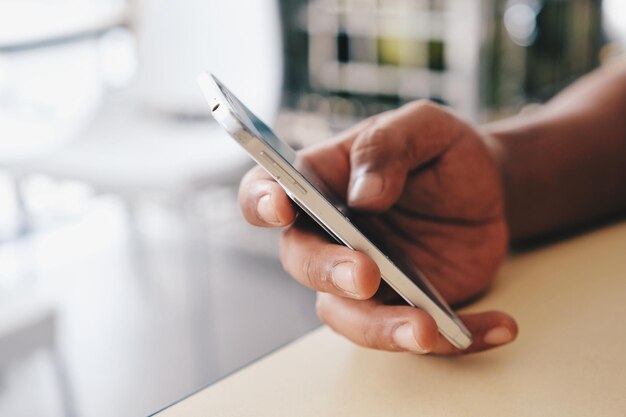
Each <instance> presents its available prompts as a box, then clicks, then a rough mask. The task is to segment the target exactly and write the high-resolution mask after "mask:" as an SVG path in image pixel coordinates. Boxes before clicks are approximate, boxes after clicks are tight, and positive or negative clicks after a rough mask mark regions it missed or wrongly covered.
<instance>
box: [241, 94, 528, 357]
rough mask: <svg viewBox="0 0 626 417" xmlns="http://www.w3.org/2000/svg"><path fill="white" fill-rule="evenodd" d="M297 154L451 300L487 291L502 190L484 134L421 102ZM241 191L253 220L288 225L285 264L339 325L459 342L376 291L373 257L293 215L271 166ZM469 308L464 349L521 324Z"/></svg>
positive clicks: (502, 244)
mask: <svg viewBox="0 0 626 417" xmlns="http://www.w3.org/2000/svg"><path fill="white" fill-rule="evenodd" d="M300 155H301V157H302V158H303V160H304V161H305V162H306V163H307V164H308V165H310V166H311V167H312V168H313V169H314V170H315V171H316V172H317V174H318V175H319V176H320V177H321V178H322V180H324V181H325V182H326V184H327V185H328V186H329V187H330V188H332V190H333V191H334V192H335V193H336V194H337V195H338V196H340V197H343V198H344V199H345V200H347V201H348V204H349V206H350V207H351V208H352V209H354V210H359V211H364V212H369V213H372V214H374V215H376V218H377V220H378V221H379V222H380V223H381V224H383V225H384V226H385V228H386V230H387V235H386V236H385V237H384V238H385V240H387V241H391V242H392V243H393V244H394V245H395V246H396V247H400V248H401V249H402V250H403V251H405V252H406V253H407V254H408V255H409V256H410V258H411V259H412V260H413V261H414V262H415V264H416V265H417V266H418V267H419V268H420V269H421V270H422V271H423V272H424V274H425V275H426V277H428V279H429V280H430V281H431V282H432V284H433V285H434V286H435V287H436V288H437V289H438V290H439V291H440V293H441V294H442V296H443V297H444V298H445V299H446V300H447V301H448V302H450V303H460V302H464V301H467V300H469V299H472V298H474V297H476V296H478V295H480V294H481V293H483V292H484V291H486V290H487V288H488V287H489V284H490V282H491V280H492V278H493V276H494V274H495V272H496V270H497V269H498V266H499V264H500V262H501V261H502V259H503V257H504V255H505V252H506V247H507V227H506V223H505V218H504V207H503V205H504V202H503V190H502V184H501V179H500V174H499V171H498V168H497V166H496V163H495V160H494V157H493V156H492V154H491V153H490V151H489V150H488V147H487V145H486V139H485V138H483V137H481V135H480V134H479V133H478V132H477V131H476V130H474V129H473V128H472V127H471V126H469V125H468V124H467V123H465V122H463V121H461V120H460V119H458V118H457V117H455V116H454V115H453V114H451V113H449V112H448V111H446V110H445V109H443V108H442V107H440V106H437V105H435V104H432V103H430V102H426V101H419V102H415V103H411V104H408V105H406V106H404V107H402V108H400V109H398V110H395V111H391V112H387V113H383V114H381V115H378V116H375V117H373V118H370V119H368V120H366V121H364V122H363V123H361V124H359V125H357V126H355V127H354V128H352V129H351V130H349V131H347V132H345V133H344V134H343V135H341V136H340V137H338V138H336V139H334V140H331V141H328V142H324V143H322V144H320V145H318V146H315V147H311V148H308V149H305V150H304V151H302V152H301V153H300ZM239 200H240V205H241V209H242V212H243V214H244V216H245V217H246V219H247V220H248V222H250V223H251V224H253V225H257V226H264V227H286V229H285V230H284V233H283V234H282V237H281V245H280V256H281V261H282V264H283V266H284V268H285V270H286V271H287V272H288V273H289V274H291V275H292V276H293V277H294V278H295V279H296V280H298V281H300V282H301V283H303V284H304V285H306V286H309V287H311V288H313V289H315V290H317V291H319V294H318V301H317V312H318V314H319V316H320V318H321V319H322V320H323V321H324V322H325V323H326V324H328V325H329V326H330V327H331V328H333V329H334V330H335V331H337V332H338V333H341V334H342V335H344V336H345V337H347V338H348V339H350V340H352V341H353V342H355V343H357V344H359V345H363V346H367V347H371V348H376V349H382V350H390V351H410V352H415V353H428V352H433V353H438V354H454V353H461V351H460V350H458V349H456V348H454V347H453V346H452V345H451V344H450V343H449V342H448V341H447V340H446V339H445V338H443V336H441V335H440V334H439V333H438V330H437V326H436V324H435V321H434V320H433V319H432V317H430V316H429V315H428V314H426V313H425V312H424V311H422V310H420V309H418V308H414V307H410V306H407V305H404V306H400V305H385V304H382V303H381V302H379V301H377V300H375V299H372V296H373V295H374V294H375V293H376V291H377V289H378V287H379V284H380V272H379V270H378V267H377V266H376V264H375V263H374V262H373V261H372V260H371V259H370V258H369V257H367V256H366V255H365V254H363V253H360V252H357V251H353V250H350V249H348V248H346V247H344V246H341V245H338V244H336V243H333V242H332V241H331V239H330V237H328V236H327V235H326V234H325V233H324V232H322V231H320V230H317V229H316V230H314V229H312V228H310V227H306V226H302V224H301V223H303V222H301V221H298V222H295V220H296V210H295V209H294V206H293V204H292V202H291V200H289V198H288V197H287V195H286V193H285V192H284V191H283V189H282V188H281V187H280V186H279V185H278V184H277V183H276V182H275V181H274V180H273V179H272V178H271V177H270V176H269V175H268V174H267V173H266V172H265V171H264V170H263V169H261V168H260V167H255V168H254V169H252V170H251V171H250V172H249V173H248V174H247V175H246V176H245V177H244V179H243V180H242V183H241V187H240V191H239ZM461 319H462V320H463V322H464V323H465V324H466V326H467V327H468V329H469V330H470V331H471V332H472V335H473V336H474V343H473V344H472V346H471V347H470V348H469V349H467V350H466V351H465V352H474V351H479V350H485V349H489V348H491V347H494V346H498V345H502V344H505V343H508V342H510V341H512V340H513V339H514V338H515V337H516V335H517V326H516V324H515V322H514V321H513V319H512V318H511V317H509V316H508V315H506V314H504V313H501V312H485V313H480V314H467V315H464V316H461Z"/></svg>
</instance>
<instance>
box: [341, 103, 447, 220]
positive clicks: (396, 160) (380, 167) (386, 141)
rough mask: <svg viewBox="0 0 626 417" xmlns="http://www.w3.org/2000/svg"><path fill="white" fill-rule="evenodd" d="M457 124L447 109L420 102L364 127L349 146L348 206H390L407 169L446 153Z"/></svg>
mask: <svg viewBox="0 0 626 417" xmlns="http://www.w3.org/2000/svg"><path fill="white" fill-rule="evenodd" d="M458 127H459V123H458V121H457V120H456V119H455V118H454V116H452V115H451V114H450V113H448V112H447V111H446V110H444V109H443V108H441V107H439V106H437V105H435V104H432V103H429V102H426V101H419V102H414V103H411V104H408V105H406V106H403V107H401V108H400V109H398V110H396V111H394V112H390V113H389V114H388V115H386V116H385V117H381V118H380V119H378V120H377V121H376V122H375V123H374V124H372V125H370V126H368V127H367V128H365V129H364V130H362V131H361V132H360V133H359V134H358V135H357V136H356V138H355V140H354V142H353V143H352V147H351V148H350V184H349V188H348V204H349V205H350V207H353V208H356V209H360V210H366V211H371V212H382V211H385V210H388V209H389V208H390V207H391V206H393V205H394V204H395V203H396V201H398V199H399V198H400V196H401V194H402V191H403V190H404V186H405V183H406V180H407V176H408V174H409V172H410V171H411V170H413V169H416V168H419V167H420V166H423V165H424V164H426V163H428V162H429V161H431V160H433V159H434V158H436V157H438V156H439V155H441V154H442V153H444V152H445V151H446V150H447V149H448V148H449V146H450V145H451V143H452V141H453V139H454V138H455V136H456V135H457V131H458Z"/></svg>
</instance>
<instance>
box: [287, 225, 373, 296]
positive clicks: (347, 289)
mask: <svg viewBox="0 0 626 417" xmlns="http://www.w3.org/2000/svg"><path fill="white" fill-rule="evenodd" d="M280 258H281V262H282V264H283V266H284V268H285V270H286V271H287V272H288V273H289V274H290V275H291V276H293V277H294V278H295V279H296V280H297V281H299V282H301V283H302V284H304V285H306V286H307V287H310V288H313V289H315V290H317V291H321V292H327V293H332V294H336V295H340V296H343V297H350V298H355V299H366V298H370V297H372V296H373V295H374V293H376V290H377V289H378V285H379V284H380V271H379V269H378V266H376V264H375V263H374V261H372V260H371V259H370V258H369V257H368V256H367V255H365V254H363V253H361V252H357V251H354V250H352V249H349V248H347V247H345V246H341V245H337V244H333V243H329V242H328V240H327V239H326V238H325V237H323V236H322V235H320V233H318V232H316V231H313V230H307V229H305V228H303V227H300V226H299V225H297V224H296V225H294V226H292V227H290V228H289V229H287V230H285V231H284V232H283V235H282V237H281V240H280Z"/></svg>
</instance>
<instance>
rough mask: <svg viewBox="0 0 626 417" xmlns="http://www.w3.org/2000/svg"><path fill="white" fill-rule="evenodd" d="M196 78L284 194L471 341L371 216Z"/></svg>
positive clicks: (447, 330) (453, 337)
mask: <svg viewBox="0 0 626 417" xmlns="http://www.w3.org/2000/svg"><path fill="white" fill-rule="evenodd" d="M198 83H199V84H200V87H201V89H202V91H203V93H204V95H205V98H206V100H207V101H208V103H209V108H210V110H211V113H212V115H213V117H214V118H215V120H216V121H217V122H218V123H219V124H220V125H221V126H222V127H223V128H224V129H225V130H226V131H227V132H228V133H229V134H230V136H231V137H232V138H233V139H234V140H235V141H237V143H239V144H240V145H241V146H242V147H243V149H245V150H246V151H247V152H248V154H249V155H250V156H251V157H252V159H254V160H255V161H256V163H257V164H259V165H260V166H261V167H263V168H264V169H265V170H266V171H267V172H268V173H269V174H270V175H271V176H272V177H273V178H274V179H275V180H276V182H277V183H278V184H280V185H281V186H282V188H283V189H284V190H285V192H286V193H287V195H288V196H289V197H290V198H291V199H292V200H293V201H294V202H295V203H296V204H297V205H298V206H299V207H300V208H301V209H302V210H303V211H304V212H305V213H307V214H308V215H309V216H310V217H311V218H312V219H313V220H315V221H316V222H317V223H318V224H319V225H320V226H321V227H322V228H323V229H324V230H326V232H328V234H329V235H330V236H332V237H333V238H334V239H335V240H337V241H338V242H340V243H342V244H344V245H345V246H347V247H349V248H350V249H353V250H357V251H360V252H363V253H365V254H366V255H368V256H369V257H370V258H372V259H373V260H374V262H376V265H378V268H379V269H380V272H381V278H382V279H383V280H384V281H385V282H386V283H387V284H388V285H389V286H390V287H391V288H392V289H393V290H394V291H395V292H397V293H398V294H399V295H400V296H401V297H402V298H403V299H404V300H405V301H406V302H407V303H408V304H409V305H411V306H414V307H417V308H421V309H422V310H424V311H426V312H427V313H428V314H430V315H431V316H432V317H433V319H434V320H435V322H436V323H437V326H438V329H439V332H440V333H441V334H442V335H443V336H444V337H445V338H446V339H447V340H449V341H450V343H452V344H453V345H454V346H456V347H457V348H459V349H466V348H467V347H469V346H470V345H471V343H472V335H471V333H470V332H469V330H468V329H467V328H466V327H465V326H464V325H463V322H461V320H460V319H459V318H458V317H457V316H456V315H455V314H454V312H453V311H452V309H451V308H450V307H449V306H448V304H447V303H446V302H445V301H444V300H443V299H442V298H441V296H440V295H439V294H438V292H437V291H436V289H435V288H434V287H433V286H432V285H431V284H430V283H429V282H428V280H427V278H426V277H425V276H424V274H423V273H422V272H421V271H420V270H419V268H418V267H417V265H414V263H413V262H412V261H411V260H410V259H409V258H408V257H407V256H405V255H403V254H402V253H401V252H400V251H399V250H397V249H395V248H392V247H389V246H388V244H387V243H386V242H384V241H382V239H381V236H380V234H377V233H376V227H375V224H374V223H375V222H374V221H373V220H372V221H371V222H368V221H363V218H360V217H359V219H358V221H356V217H358V216H355V215H354V213H353V214H351V213H350V212H349V210H348V209H347V206H346V204H345V203H344V202H341V201H339V200H338V199H337V197H336V196H335V195H333V193H332V192H331V191H330V190H329V188H328V187H327V186H326V185H325V184H324V182H323V181H322V180H321V179H320V178H319V176H318V175H317V174H316V173H315V171H314V170H312V169H311V168H310V167H307V166H306V165H305V164H304V163H303V161H302V160H301V158H298V155H297V153H296V152H295V151H294V150H293V149H292V148H291V147H290V146H289V145H288V144H286V143H285V142H283V141H282V140H280V139H279V138H278V137H277V136H276V135H275V134H274V133H273V132H272V130H271V129H270V128H269V127H268V126H267V125H266V124H265V123H263V122H262V121H261V120H260V119H259V118H258V117H256V116H255V115H254V114H253V113H252V112H251V111H250V110H248V108H247V107H246V106H245V105H244V104H243V103H242V102H241V101H239V99H237V97H235V96H234V95H233V94H232V93H231V92H230V91H229V90H228V89H227V88H226V87H225V86H224V85H223V84H222V83H221V82H220V81H219V80H218V79H217V78H216V77H215V76H213V75H212V74H210V73H203V74H201V75H200V76H199V77H198Z"/></svg>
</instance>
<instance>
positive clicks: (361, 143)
mask: <svg viewBox="0 0 626 417" xmlns="http://www.w3.org/2000/svg"><path fill="white" fill-rule="evenodd" d="M395 130H396V129H395V128H394V127H393V126H390V125H374V126H372V127H370V128H368V129H366V130H364V131H363V132H362V133H361V134H360V135H359V136H358V137H357V140H356V141H355V143H354V147H353V149H352V154H353V157H355V158H356V160H357V161H360V162H365V163H374V162H375V161H377V160H381V159H385V158H386V157H388V156H390V155H391V154H392V153H393V149H392V146H393V143H392V139H393V138H394V137H397V136H398V135H397V132H395Z"/></svg>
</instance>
